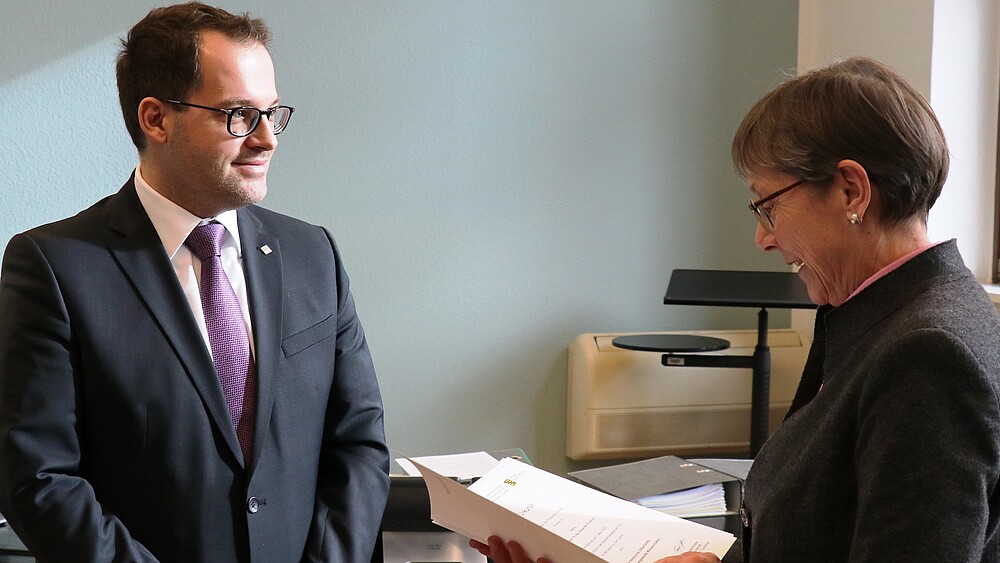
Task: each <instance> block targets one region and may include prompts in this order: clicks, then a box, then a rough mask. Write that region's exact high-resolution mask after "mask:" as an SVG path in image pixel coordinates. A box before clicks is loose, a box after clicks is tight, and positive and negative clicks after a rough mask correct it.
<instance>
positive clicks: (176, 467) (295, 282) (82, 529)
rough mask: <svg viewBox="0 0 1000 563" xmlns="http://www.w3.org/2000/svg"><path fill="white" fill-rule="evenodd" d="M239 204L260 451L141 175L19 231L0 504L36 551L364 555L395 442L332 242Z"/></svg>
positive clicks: (276, 558) (268, 560)
mask: <svg viewBox="0 0 1000 563" xmlns="http://www.w3.org/2000/svg"><path fill="white" fill-rule="evenodd" d="M238 217H239V228H240V238H241V242H242V246H243V268H244V271H245V273H246V280H247V287H248V300H249V306H250V313H251V316H252V318H253V330H254V336H255V346H256V348H255V349H256V362H257V374H258V401H259V402H258V407H257V421H256V432H255V437H254V446H253V451H254V452H255V454H254V459H253V460H252V461H251V462H250V463H249V464H246V463H244V460H243V457H242V454H241V453H240V447H239V443H238V441H237V439H236V433H235V430H234V429H233V425H232V423H231V422H230V419H229V415H228V413H227V410H226V402H225V399H224V398H223V395H222V390H221V387H220V384H219V382H218V379H217V377H216V373H215V368H214V366H213V364H212V358H211V354H210V352H209V350H208V348H207V347H206V345H205V342H204V340H203V339H202V336H201V334H200V332H199V330H198V328H197V325H196V323H195V320H194V316H193V315H192V313H191V310H190V307H189V306H188V304H187V301H185V298H184V295H183V292H182V291H181V288H180V284H179V283H178V281H177V276H176V274H175V273H174V271H173V269H172V267H171V265H170V262H169V260H168V258H167V255H166V252H165V251H164V249H163V246H162V244H161V242H160V240H159V238H158V236H157V234H156V232H155V230H154V229H153V226H152V223H151V222H150V221H149V219H148V217H147V215H146V213H145V212H144V210H143V208H142V206H141V204H140V203H139V199H138V196H137V195H136V192H135V187H134V184H133V183H132V181H129V182H128V183H126V184H125V186H124V187H123V188H122V190H121V191H120V192H118V193H117V194H115V195H113V196H109V197H108V198H105V199H104V200H102V201H100V202H98V203H97V204H96V205H94V206H93V207H91V208H89V209H87V210H85V211H83V212H82V213H80V214H78V215H76V216H75V217H71V218H69V219H66V220H63V221H60V222H57V223H53V224H50V225H46V226H43V227H39V228H36V229H34V230H31V231H29V232H27V233H23V234H20V235H17V236H16V237H14V238H13V239H12V240H11V241H10V244H9V246H8V248H7V251H6V253H5V255H4V260H3V270H2V277H0V512H2V513H3V514H4V515H5V516H6V517H7V518H8V519H9V521H10V523H11V525H12V526H13V528H14V530H15V531H16V532H17V533H18V535H19V536H20V537H21V539H22V540H24V543H25V544H26V545H27V546H28V547H29V549H31V550H32V551H33V552H34V553H35V554H36V556H37V557H38V558H39V560H42V561H73V562H80V561H101V562H107V561H152V560H160V561H178V562H185V563H189V562H196V561H205V562H212V563H217V562H228V561H259V562H263V563H278V562H282V561H289V562H295V561H300V560H301V561H336V562H359V563H360V562H367V561H369V557H370V555H371V550H372V547H373V544H374V541H375V535H376V533H377V530H378V526H379V522H380V519H381V516H382V511H383V508H384V506H385V498H386V494H387V490H388V483H389V480H388V477H387V473H388V452H387V449H386V446H385V437H384V432H383V425H382V404H381V398H380V395H379V390H378V385H377V383H376V380H375V374H374V370H373V367H372V362H371V357H370V355H369V352H368V347H367V344H366V341H365V337H364V332H363V330H362V328H361V324H360V322H359V320H358V317H357V315H356V312H355V307H354V301H353V298H352V297H351V293H350V291H349V289H348V279H347V275H346V273H345V271H344V268H343V265H342V264H341V260H340V256H339V253H338V251H337V248H336V245H335V244H334V241H333V239H332V237H331V236H330V235H329V233H327V232H326V230H324V229H322V228H319V227H315V226H312V225H308V224H306V223H303V222H301V221H297V220H294V219H291V218H288V217H285V216H282V215H279V214H276V213H273V212H270V211H267V210H265V209H262V208H259V207H255V206H251V207H247V208H244V209H241V210H239V211H238ZM264 245H267V247H269V248H270V249H271V252H270V253H269V254H265V252H264V251H263V250H260V249H261V248H262V247H263V246H264Z"/></svg>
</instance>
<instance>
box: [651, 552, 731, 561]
mask: <svg viewBox="0 0 1000 563" xmlns="http://www.w3.org/2000/svg"><path fill="white" fill-rule="evenodd" d="M653 563H719V558H718V557H716V556H715V555H713V554H711V553H698V552H695V551H689V552H687V553H682V554H680V555H674V556H673V557H664V558H663V559H657V560H656V561H654V562H653Z"/></svg>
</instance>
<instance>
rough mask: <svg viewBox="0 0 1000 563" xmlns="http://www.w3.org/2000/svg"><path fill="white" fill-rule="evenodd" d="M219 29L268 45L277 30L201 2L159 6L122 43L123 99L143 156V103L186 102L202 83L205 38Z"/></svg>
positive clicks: (124, 111) (120, 80) (128, 123)
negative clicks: (148, 100) (153, 100)
mask: <svg viewBox="0 0 1000 563" xmlns="http://www.w3.org/2000/svg"><path fill="white" fill-rule="evenodd" d="M206 31H217V32H220V33H222V34H223V35H225V36H226V37H229V38H230V39H233V40H235V41H244V42H248V43H260V44H261V45H264V46H265V47H268V46H269V45H270V42H271V30H270V29H268V27H267V24H265V23H264V21H263V20H261V19H259V18H254V17H251V16H250V14H247V13H244V14H240V15H234V14H231V13H229V12H227V11H225V10H222V9H219V8H214V7H212V6H208V5H205V4H202V3H200V2H188V3H185V4H177V5H174V6H167V7H163V8H155V9H153V10H152V11H150V12H149V14H147V15H146V17H145V18H143V19H142V20H141V21H140V22H139V23H137V24H135V26H133V27H132V29H131V30H129V32H128V35H127V36H126V37H125V38H124V39H122V49H121V51H120V52H119V53H118V60H117V64H116V68H115V72H116V75H117V78H118V99H119V102H120V103H121V107H122V116H123V117H124V118H125V127H126V129H128V133H129V135H130V136H131V137H132V142H133V143H134V144H135V146H136V148H137V149H139V152H142V151H143V149H145V146H146V137H145V135H144V134H143V132H142V128H141V127H139V115H138V112H139V102H141V101H142V99H143V98H146V97H154V98H158V99H160V100H166V99H171V100H183V99H184V98H185V97H186V96H187V95H188V94H189V93H190V92H191V91H192V90H194V89H195V88H197V87H198V85H199V84H200V83H201V78H202V77H201V63H200V60H199V53H200V47H201V34H202V33H204V32H206Z"/></svg>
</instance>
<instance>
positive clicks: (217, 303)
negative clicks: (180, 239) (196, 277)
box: [184, 223, 257, 464]
mask: <svg viewBox="0 0 1000 563" xmlns="http://www.w3.org/2000/svg"><path fill="white" fill-rule="evenodd" d="M225 236H226V228H225V227H224V226H223V225H222V224H221V223H207V224H204V225H199V226H197V227H195V229H194V230H193V231H191V234H190V235H188V238H187V240H186V241H184V244H185V245H186V246H187V247H188V248H190V249H191V251H192V252H193V253H194V255H195V256H197V257H198V259H199V260H201V307H202V310H203V311H204V313H205V324H206V325H207V326H208V340H209V342H211V344H212V360H213V361H214V362H215V371H216V373H217V374H218V376H219V382H220V383H221V384H222V392H223V394H225V396H226V403H228V404H229V416H230V417H231V418H232V421H233V426H234V427H235V428H236V436H237V437H238V438H239V440H240V448H241V449H242V450H243V459H244V460H245V461H246V463H247V464H249V462H250V455H251V453H253V452H252V450H251V448H252V445H253V423H254V409H255V408H256V405H257V378H256V368H255V367H254V361H253V357H252V356H251V354H250V338H249V336H247V329H246V325H244V323H243V313H242V311H241V309H240V302H239V300H238V299H237V298H236V293H235V292H234V291H233V286H232V285H231V284H230V283H229V278H228V277H226V272H225V270H223V269H222V260H220V259H219V255H220V249H221V248H222V239H223V238H224V237H225Z"/></svg>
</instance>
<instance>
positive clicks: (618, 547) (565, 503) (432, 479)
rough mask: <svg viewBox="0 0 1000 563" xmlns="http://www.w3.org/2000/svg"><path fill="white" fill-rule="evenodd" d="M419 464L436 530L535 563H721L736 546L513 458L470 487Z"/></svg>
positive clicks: (715, 533) (724, 536) (725, 537)
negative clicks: (543, 560)
mask: <svg viewBox="0 0 1000 563" xmlns="http://www.w3.org/2000/svg"><path fill="white" fill-rule="evenodd" d="M411 461H412V460H411ZM414 465H415V466H416V467H417V469H418V470H420V472H421V474H422V475H423V477H424V481H425V482H426V483H427V491H428V492H429V494H430V500H431V520H433V521H434V523H435V524H438V525H440V526H443V527H445V528H448V529H449V530H452V531H455V532H458V533H459V534H462V535H464V536H466V537H469V538H473V539H475V540H478V541H481V542H483V543H486V540H487V538H488V537H489V536H491V535H498V536H500V537H502V538H504V539H505V540H516V541H517V542H518V543H520V544H521V546H522V547H524V550H525V552H526V553H527V555H528V556H529V557H530V558H531V559H532V560H534V559H537V558H538V557H542V556H544V557H548V558H549V559H551V560H552V561H554V562H555V563H588V562H591V563H643V562H645V563H651V562H652V561H656V560H657V559H660V558H662V557H668V556H671V555H678V554H680V553H684V552H686V551H702V552H711V553H714V554H715V555H717V556H719V557H720V558H721V557H722V556H723V555H725V553H726V552H727V551H728V550H729V547H730V546H731V545H732V544H733V542H734V541H736V538H735V536H733V535H732V534H730V533H728V532H724V531H721V530H716V529H715V528H710V527H708V526H703V525H701V524H698V523H695V522H690V521H687V520H682V519H680V518H677V517H674V516H670V515H667V514H663V513H661V512H657V511H655V510H651V509H649V508H645V507H642V506H639V505H637V504H634V503H631V502H628V501H626V500H622V499H620V498H617V497H613V496H611V495H608V494H605V493H602V492H600V491H597V490H595V489H591V488H590V487H586V486H584V485H581V484H579V483H574V482H573V481H569V480H568V479H563V478H562V477H559V476H557V475H553V474H551V473H548V472H546V471H543V470H541V469H538V468H537V467H534V466H532V465H528V464H525V463H522V462H520V461H517V460H515V459H511V458H505V459H503V460H501V461H500V462H499V464H497V466H496V467H494V468H493V469H492V470H490V471H489V472H488V473H487V474H485V475H483V476H482V477H480V479H479V480H478V481H476V482H475V483H474V484H473V485H471V486H470V487H468V488H466V487H465V486H464V485H462V484H460V483H457V482H455V481H454V480H453V479H450V478H448V477H445V476H443V475H441V474H440V473H437V472H435V471H434V470H432V469H429V468H427V467H426V466H423V465H421V464H420V463H419V462H414Z"/></svg>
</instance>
